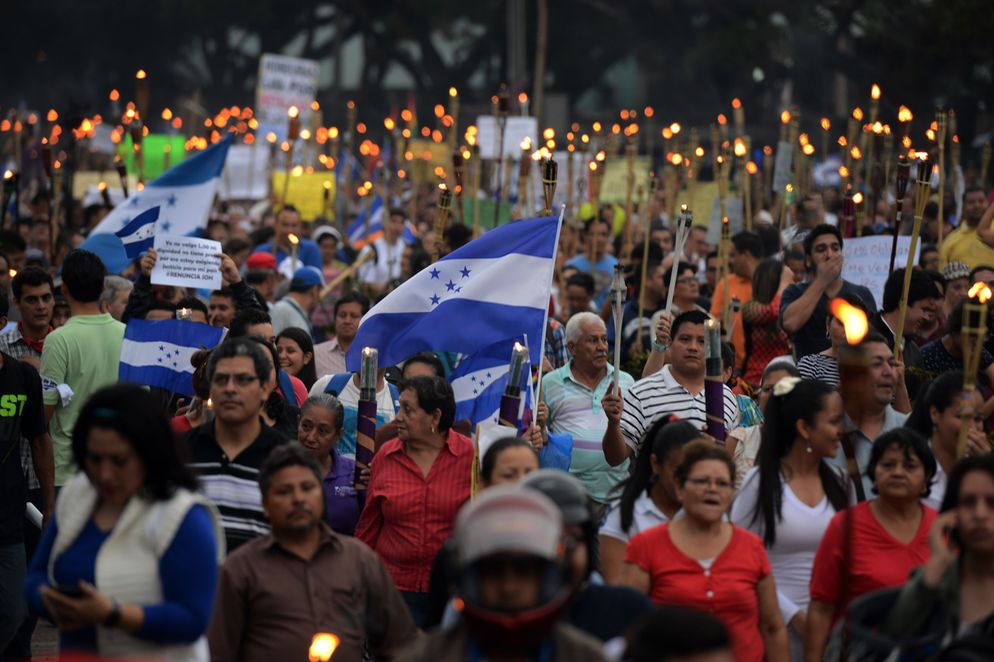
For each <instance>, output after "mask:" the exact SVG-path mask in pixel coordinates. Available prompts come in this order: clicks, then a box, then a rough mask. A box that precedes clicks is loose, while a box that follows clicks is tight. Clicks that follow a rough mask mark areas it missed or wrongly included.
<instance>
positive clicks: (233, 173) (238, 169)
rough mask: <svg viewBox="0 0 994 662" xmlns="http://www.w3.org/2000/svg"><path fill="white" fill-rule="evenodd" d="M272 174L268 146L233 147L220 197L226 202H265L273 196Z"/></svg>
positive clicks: (219, 190)
mask: <svg viewBox="0 0 994 662" xmlns="http://www.w3.org/2000/svg"><path fill="white" fill-rule="evenodd" d="M268 171H269V146H268V145H265V144H264V145H259V144H258V143H257V142H256V143H252V144H251V145H232V146H231V147H229V148H228V158H227V160H226V161H225V163H224V172H223V173H222V174H221V183H220V185H219V186H218V187H217V194H218V195H219V196H220V197H221V199H222V200H262V199H263V198H265V197H266V195H267V194H268V193H269V191H268V186H269V172H268Z"/></svg>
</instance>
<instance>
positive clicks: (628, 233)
mask: <svg viewBox="0 0 994 662" xmlns="http://www.w3.org/2000/svg"><path fill="white" fill-rule="evenodd" d="M627 131H628V130H627V129H626V132H627ZM637 154H638V133H635V132H632V133H630V134H629V136H628V144H627V145H625V166H626V170H627V174H628V178H627V181H626V187H625V227H624V230H623V233H622V242H621V243H622V247H621V254H622V255H627V256H628V259H629V260H631V255H632V245H633V243H634V240H633V238H632V233H633V232H634V230H635V225H634V224H633V223H632V212H633V211H634V202H633V201H634V196H635V156H636V155H637Z"/></svg>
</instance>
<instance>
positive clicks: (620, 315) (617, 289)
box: [611, 264, 627, 393]
mask: <svg viewBox="0 0 994 662" xmlns="http://www.w3.org/2000/svg"><path fill="white" fill-rule="evenodd" d="M622 269H623V267H622V266H621V265H620V264H616V265H614V279H613V280H612V281H611V302H612V306H611V308H612V311H611V312H612V314H613V315H614V385H613V386H612V387H611V392H612V393H616V392H617V391H618V378H619V376H620V375H621V330H622V329H621V322H622V320H623V319H624V316H625V294H626V293H627V288H626V286H625V276H624V274H623V272H622Z"/></svg>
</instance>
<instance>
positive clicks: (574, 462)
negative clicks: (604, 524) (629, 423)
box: [542, 361, 635, 503]
mask: <svg viewBox="0 0 994 662" xmlns="http://www.w3.org/2000/svg"><path fill="white" fill-rule="evenodd" d="M613 382H614V366H612V365H610V364H609V365H608V366H607V373H606V374H605V375H604V377H603V378H602V379H601V381H600V382H599V383H598V384H597V386H596V387H595V388H594V389H593V390H591V389H590V388H588V387H587V386H585V385H584V384H581V383H580V382H578V381H577V380H576V379H575V378H574V377H573V362H572V361H570V362H569V363H567V364H566V365H564V366H563V367H562V368H559V369H558V370H553V371H552V372H550V373H548V374H547V375H546V376H545V377H543V378H542V401H543V402H545V404H546V406H547V407H548V408H549V421H548V426H549V432H554V433H557V434H563V433H565V434H569V435H570V436H572V437H573V454H572V457H571V460H570V467H569V472H570V473H571V474H573V475H574V476H575V477H576V478H577V480H579V481H580V482H581V483H583V486H584V487H585V488H586V489H587V494H588V495H589V496H590V498H591V499H593V500H594V501H596V502H598V503H607V502H608V500H609V499H608V494H609V493H610V492H611V490H612V489H614V486H615V485H617V484H618V482H620V481H622V480H624V479H625V478H627V477H628V462H627V461H625V462H624V463H622V464H620V465H618V466H616V467H612V466H611V465H610V464H608V463H607V460H605V459H604V432H605V431H606V430H607V415H606V414H605V413H604V409H602V408H601V398H603V397H604V394H605V393H607V391H608V389H609V388H610V387H611V384H612V383H613ZM634 383H635V380H634V379H632V376H631V375H629V374H628V373H627V372H622V373H621V376H620V379H619V385H620V386H621V391H622V393H625V392H626V391H628V389H629V388H631V386H632V384H634Z"/></svg>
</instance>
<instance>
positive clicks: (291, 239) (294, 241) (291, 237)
mask: <svg viewBox="0 0 994 662" xmlns="http://www.w3.org/2000/svg"><path fill="white" fill-rule="evenodd" d="M286 238H287V241H289V242H290V243H291V244H293V245H294V246H296V245H297V244H299V243H300V237H298V236H297V235H295V234H293V233H292V232H291V233H290V234H288V235H287V236H286Z"/></svg>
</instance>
